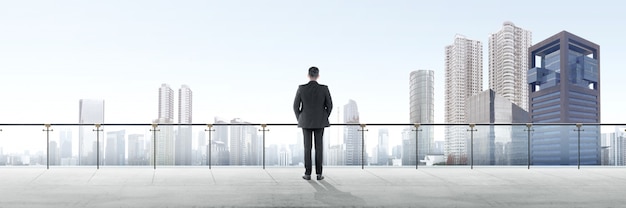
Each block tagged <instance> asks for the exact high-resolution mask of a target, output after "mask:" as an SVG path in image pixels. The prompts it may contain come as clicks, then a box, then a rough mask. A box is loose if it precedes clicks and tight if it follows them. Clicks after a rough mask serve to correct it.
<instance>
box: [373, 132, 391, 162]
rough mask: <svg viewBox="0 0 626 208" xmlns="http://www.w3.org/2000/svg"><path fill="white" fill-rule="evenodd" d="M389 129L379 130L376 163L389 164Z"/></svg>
mask: <svg viewBox="0 0 626 208" xmlns="http://www.w3.org/2000/svg"><path fill="white" fill-rule="evenodd" d="M388 149H389V130H388V129H380V130H378V145H376V164H378V165H389V150H388Z"/></svg>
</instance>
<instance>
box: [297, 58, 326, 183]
mask: <svg viewBox="0 0 626 208" xmlns="http://www.w3.org/2000/svg"><path fill="white" fill-rule="evenodd" d="M319 72H320V71H319V69H318V68H317V67H314V66H313V67H311V68H309V80H310V81H309V83H307V84H303V85H300V86H299V87H298V92H296V98H295V99H294V101H293V111H294V112H295V113H296V118H297V119H298V127H300V128H302V133H303V134H304V168H305V172H304V176H302V178H303V179H304V180H311V171H312V170H311V169H312V164H311V147H312V143H313V141H312V140H313V136H315V173H316V174H317V180H322V179H324V176H323V175H322V162H323V161H324V144H323V140H322V138H323V136H324V127H329V126H330V123H329V122H328V116H330V112H331V111H332V109H333V101H332V99H331V98H330V91H329V90H328V86H326V85H321V84H318V83H317V78H318V77H319Z"/></svg>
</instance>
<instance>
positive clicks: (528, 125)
mask: <svg viewBox="0 0 626 208" xmlns="http://www.w3.org/2000/svg"><path fill="white" fill-rule="evenodd" d="M532 127H533V124H532V123H526V128H527V129H524V131H527V132H528V160H527V161H526V162H527V163H528V169H530V132H531V131H535V130H534V129H532Z"/></svg>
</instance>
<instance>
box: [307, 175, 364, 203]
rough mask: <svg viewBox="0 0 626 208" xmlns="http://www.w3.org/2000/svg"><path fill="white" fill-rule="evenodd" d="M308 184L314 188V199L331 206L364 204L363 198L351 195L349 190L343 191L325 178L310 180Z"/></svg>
mask: <svg viewBox="0 0 626 208" xmlns="http://www.w3.org/2000/svg"><path fill="white" fill-rule="evenodd" d="M309 184H311V186H313V188H315V190H316V192H315V200H317V201H320V202H322V203H325V204H328V205H331V206H364V205H365V200H363V199H362V198H359V197H356V196H354V195H352V194H351V193H350V192H343V191H340V190H339V189H337V188H335V186H333V185H331V184H330V183H328V182H326V181H325V180H321V181H315V180H310V181H309Z"/></svg>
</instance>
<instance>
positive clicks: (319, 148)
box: [302, 128, 324, 175]
mask: <svg viewBox="0 0 626 208" xmlns="http://www.w3.org/2000/svg"><path fill="white" fill-rule="evenodd" d="M302 133H303V134H304V168H305V172H304V174H305V175H311V171H312V170H311V169H312V164H311V147H312V146H313V141H312V140H313V134H315V173H316V174H322V162H323V161H324V142H323V140H322V138H323V135H324V129H323V128H321V129H304V128H303V129H302Z"/></svg>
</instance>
